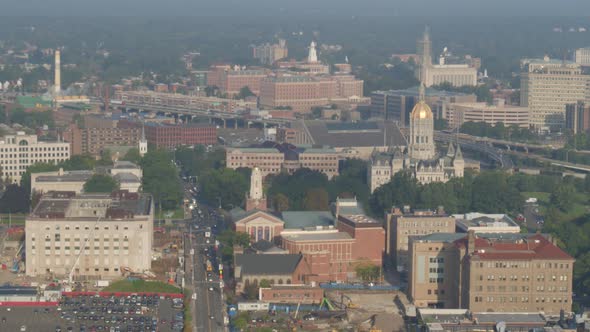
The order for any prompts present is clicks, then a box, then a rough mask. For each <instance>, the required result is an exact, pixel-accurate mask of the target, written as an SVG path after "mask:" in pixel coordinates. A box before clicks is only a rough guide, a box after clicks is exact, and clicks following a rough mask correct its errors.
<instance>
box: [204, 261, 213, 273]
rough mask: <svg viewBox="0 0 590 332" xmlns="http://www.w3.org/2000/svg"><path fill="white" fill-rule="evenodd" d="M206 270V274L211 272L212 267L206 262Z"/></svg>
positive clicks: (209, 262)
mask: <svg viewBox="0 0 590 332" xmlns="http://www.w3.org/2000/svg"><path fill="white" fill-rule="evenodd" d="M205 265H206V268H207V272H212V271H213V265H211V261H210V260H207V262H206V264H205Z"/></svg>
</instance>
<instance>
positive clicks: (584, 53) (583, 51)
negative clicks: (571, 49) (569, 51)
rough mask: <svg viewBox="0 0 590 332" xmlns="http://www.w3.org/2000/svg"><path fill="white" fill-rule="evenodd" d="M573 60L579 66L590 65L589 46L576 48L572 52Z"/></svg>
mask: <svg viewBox="0 0 590 332" xmlns="http://www.w3.org/2000/svg"><path fill="white" fill-rule="evenodd" d="M574 61H575V62H576V63H577V64H579V65H581V66H590V47H584V48H578V49H577V50H576V52H575V53H574Z"/></svg>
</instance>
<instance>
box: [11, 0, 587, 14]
mask: <svg viewBox="0 0 590 332" xmlns="http://www.w3.org/2000/svg"><path fill="white" fill-rule="evenodd" d="M0 15H2V16H7V15H24V16H29V15H32V16H46V15H51V16H78V15H83V16H137V15H139V16H143V15H146V16H209V15H213V16H228V15H229V16H243V15H252V16H270V15H302V16H304V15H325V16H342V15H378V16H584V15H586V16H588V15H590V4H589V3H588V1H585V0H516V1H510V0H493V1H492V0H475V1H472V0H446V1H441V0H416V1H410V0H367V1H355V0H320V1H313V0H299V1H286V0H249V1H243V0H221V1H209V0H207V1H206V0H170V1H165V2H163V1H157V0H121V1H117V0H104V1H91V0H81V1H76V0H52V1H42V0H28V1H16V0H4V1H3V4H2V13H0Z"/></svg>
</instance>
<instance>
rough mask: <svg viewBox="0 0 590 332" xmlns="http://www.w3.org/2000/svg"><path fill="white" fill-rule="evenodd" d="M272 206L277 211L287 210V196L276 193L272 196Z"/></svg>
mask: <svg viewBox="0 0 590 332" xmlns="http://www.w3.org/2000/svg"><path fill="white" fill-rule="evenodd" d="M273 206H274V209H275V210H276V211H277V212H283V211H287V210H289V197H287V196H285V195H284V194H282V193H278V194H276V195H275V196H274V198H273Z"/></svg>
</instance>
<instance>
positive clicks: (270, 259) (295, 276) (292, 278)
mask: <svg viewBox="0 0 590 332" xmlns="http://www.w3.org/2000/svg"><path fill="white" fill-rule="evenodd" d="M234 262H235V263H234V277H235V279H236V292H242V291H244V288H246V287H248V286H250V285H255V286H258V284H259V283H260V282H261V281H262V280H267V281H268V282H269V283H270V284H271V285H291V284H305V283H306V277H307V276H308V275H309V267H308V265H307V264H305V262H304V261H303V256H302V255H301V254H277V255H265V254H243V253H239V252H238V253H236V251H234Z"/></svg>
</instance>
